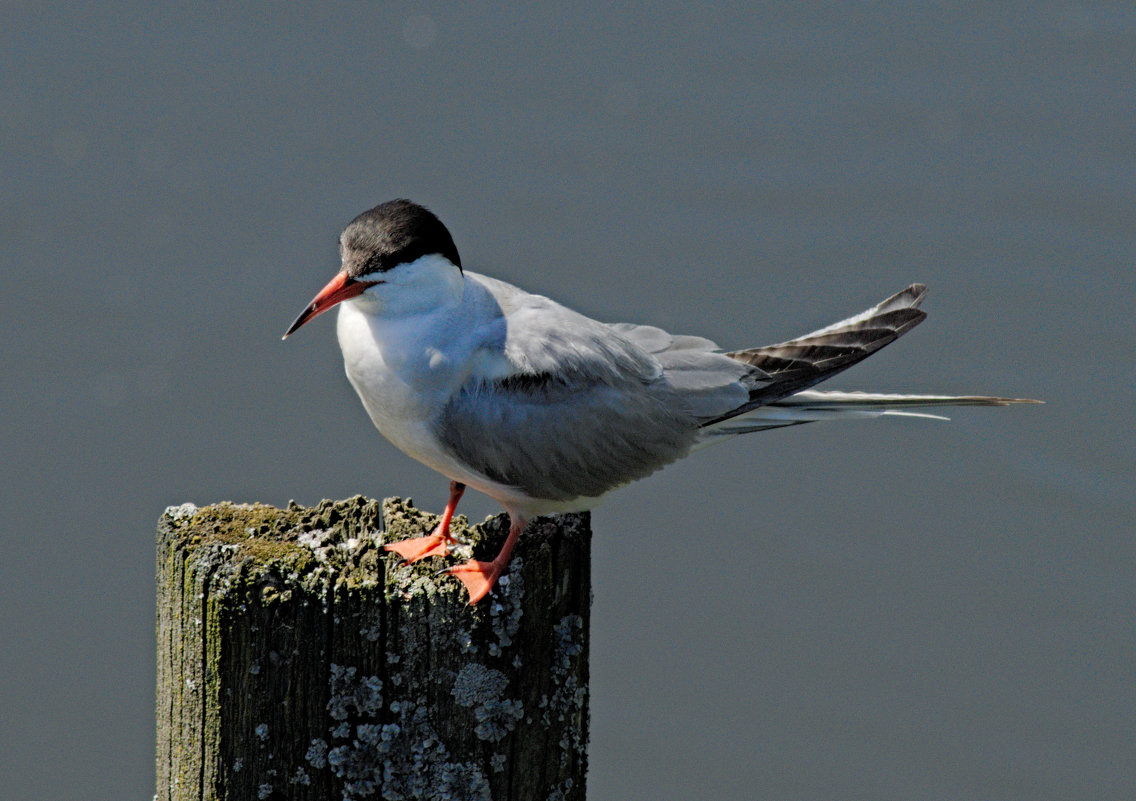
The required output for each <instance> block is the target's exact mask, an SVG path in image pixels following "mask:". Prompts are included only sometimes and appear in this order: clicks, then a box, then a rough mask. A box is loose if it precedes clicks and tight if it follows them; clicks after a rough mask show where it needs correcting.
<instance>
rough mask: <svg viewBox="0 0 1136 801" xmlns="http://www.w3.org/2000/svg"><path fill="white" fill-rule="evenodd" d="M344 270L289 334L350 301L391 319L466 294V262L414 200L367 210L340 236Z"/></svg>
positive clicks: (446, 233)
mask: <svg viewBox="0 0 1136 801" xmlns="http://www.w3.org/2000/svg"><path fill="white" fill-rule="evenodd" d="M339 255H340V258H341V259H342V267H341V268H340V271H339V272H338V273H336V275H335V277H334V278H332V279H331V281H329V282H328V284H327V286H325V287H324V288H323V289H321V290H320V291H319V292H318V293H317V294H316V296H315V297H314V298H312V302H311V303H309V304H308V305H307V307H306V308H305V309H304V310H303V311H302V312H300V316H299V317H297V318H296V320H295V322H293V323H292V325H291V326H290V327H289V328H288V331H287V332H286V333H285V334H284V338H287V337H288V335H289V334H292V333H293V332H295V331H296V329H298V328H299V327H300V326H302V325H303V324H304V323H306V322H308V321H309V320H311V319H312V318H314V317H318V316H319V315H321V314H323V313H324V312H325V311H327V310H328V309H330V308H332V307H333V306H335V305H337V304H339V303H342V302H343V301H346V300H353V299H354V300H356V302H359V303H364V304H367V305H368V306H370V307H371V308H372V309H373V310H374V311H375V312H377V313H382V314H390V315H399V314H412V313H416V312H421V311H426V310H428V309H431V308H435V307H437V306H440V305H442V304H444V303H446V302H447V301H449V300H452V299H454V298H455V297H456V296H458V295H460V293H461V289H462V282H463V276H462V269H461V258H460V257H459V256H458V249H457V247H456V246H455V245H454V240H453V237H451V236H450V232H449V231H448V230H446V226H445V225H443V224H442V221H441V220H439V219H438V218H437V217H435V216H434V214H433V213H432V212H431V211H430V210H429V209H426V208H424V207H423V206H419V205H418V204H417V203H412V202H411V201H409V200H404V199H400V200H391V201H388V202H386V203H382V204H380V205H378V206H375V207H374V208H373V209H370V210H368V211H365V212H363V213H362V214H360V215H359V216H358V217H356V218H355V219H354V220H352V221H351V222H350V223H349V224H348V225H347V227H346V228H345V229H343V233H342V234H341V235H340V237H339Z"/></svg>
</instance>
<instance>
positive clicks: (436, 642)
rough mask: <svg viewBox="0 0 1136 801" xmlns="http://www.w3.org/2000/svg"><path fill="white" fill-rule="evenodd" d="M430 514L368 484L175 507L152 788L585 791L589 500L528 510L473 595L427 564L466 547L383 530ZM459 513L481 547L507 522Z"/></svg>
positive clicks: (279, 795)
mask: <svg viewBox="0 0 1136 801" xmlns="http://www.w3.org/2000/svg"><path fill="white" fill-rule="evenodd" d="M435 522H436V517H435V516H434V515H431V514H426V513H423V512H421V511H419V510H417V509H415V508H414V507H413V506H412V505H411V503H410V502H409V501H406V502H402V501H399V500H397V499H388V500H386V501H384V502H383V503H382V504H381V505H380V503H379V502H378V501H373V500H368V499H365V498H362V497H355V498H350V499H348V500H343V501H334V502H333V501H323V502H322V503H320V504H319V505H318V506H315V507H312V508H304V507H301V506H298V505H296V504H291V505H289V507H288V508H287V509H276V508H274V507H270V506H262V505H237V504H229V503H223V504H217V505H215V506H209V507H205V508H201V509H199V508H196V507H194V506H193V505H191V504H186V505H184V506H180V507H170V508H169V509H167V510H166V513H165V514H164V515H163V516H162V518H161V521H160V522H159V525H158V534H159V536H158V692H157V724H158V726H157V733H158V747H157V778H158V785H157V789H158V792H157V795H156V798H157V799H162V801H167V800H168V801H175V799H176V800H178V801H181V800H183V799H193V801H201V800H202V799H239V800H240V801H244V800H245V799H259V800H263V799H313V801H314V800H315V799H319V800H320V801H327V800H328V799H341V798H342V799H346V800H347V801H355V800H356V799H376V800H377V799H408V800H409V799H419V798H429V799H463V800H464V799H471V800H472V799H477V800H478V801H486V800H488V799H493V801H533V800H534V799H541V801H543V800H544V799H553V800H554V801H569V800H570V799H571V800H575V799H583V798H584V773H585V770H586V767H587V751H586V748H587V740H588V606H589V603H590V593H591V590H590V583H591V582H590V573H589V548H590V539H591V530H590V526H589V518H588V516H587V515H586V514H581V515H562V516H555V517H545V518H537V519H536V520H535V521H533V522H532V523H530V524H529V526H528V528H527V529H526V531H525V533H524V534H523V535H522V536H521V539H520V541H519V543H518V545H517V548H516V551H515V552H514V556H513V560H512V563H511V565H510V568H509V572H508V574H507V575H506V576H505V577H503V578H502V579H501V581H500V582H499V585H498V587H497V589H496V590H495V591H494V592H493V594H491V595H490V596H489V597H487V598H486V599H485V600H484V601H482V602H481V603H480V604H478V605H476V606H468V605H467V604H466V599H465V592H464V590H463V588H462V587H461V585H460V583H459V582H458V581H457V580H455V579H453V578H452V577H449V576H446V575H435V573H436V571H438V570H439V569H441V568H442V567H444V566H446V565H448V564H454V563H455V562H456V561H457V559H455V558H450V559H445V560H443V559H428V560H423V562H420V563H418V564H415V565H412V566H406V565H403V564H401V562H400V560H398V559H397V558H396V557H394V556H393V555H390V556H388V555H387V554H386V553H385V552H384V551H383V550H382V548H381V547H380V545H381V543H383V542H386V541H392V540H395V539H401V538H403V537H407V536H416V535H419V534H422V533H424V532H428V531H429V530H430V529H431V528H432V527H433V525H434V523H435ZM454 522H455V526H454V529H453V530H454V533H455V535H456V536H457V537H458V538H459V539H464V540H467V541H469V542H470V543H471V544H472V551H473V553H474V554H475V555H476V556H477V558H480V559H491V558H492V557H493V556H494V555H495V554H496V550H497V548H498V547H499V546H500V544H501V542H502V541H503V540H504V537H505V535H506V533H507V530H508V522H507V518H505V516H503V515H501V516H498V517H495V518H490V519H489V520H487V521H486V522H485V523H484V524H482V525H480V526H477V527H474V528H472V529H468V528H467V527H466V523H465V521H464V519H463V518H457V519H456V520H455V521H454ZM469 551H470V549H469V548H461V549H459V556H460V557H462V558H468V556H469Z"/></svg>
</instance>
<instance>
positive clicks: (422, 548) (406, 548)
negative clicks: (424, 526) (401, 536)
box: [383, 481, 465, 563]
mask: <svg viewBox="0 0 1136 801" xmlns="http://www.w3.org/2000/svg"><path fill="white" fill-rule="evenodd" d="M463 492H465V484H462V483H461V482H459V481H451V482H450V499H449V501H447V502H446V510H445V511H444V512H442V519H441V520H440V521H438V525H437V526H436V527H435V528H434V531H433V532H432V533H430V534H427V535H426V536H425V537H414V538H413V539H409V540H401V541H399V542H392V543H390V544H388V545H384V546H383V547H384V548H386V549H387V550H388V551H394V552H395V553H397V554H398V555H399V556H401V557H402V558H403V559H405V560H406V561H407V563H410V562H417V561H418V560H419V559H425V558H426V557H428V556H445V555H446V554H447V553H448V550H447V548H448V546H450V545H452V544H453V543H454V541H455V540H454V538H453V537H451V536H450V520H452V519H453V517H454V510H455V509H457V508H458V501H460V500H461V496H462V493H463Z"/></svg>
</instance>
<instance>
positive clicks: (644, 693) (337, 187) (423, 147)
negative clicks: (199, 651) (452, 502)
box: [0, 0, 1136, 801]
mask: <svg viewBox="0 0 1136 801" xmlns="http://www.w3.org/2000/svg"><path fill="white" fill-rule="evenodd" d="M1134 51H1136V6H1134V5H1132V4H1131V3H1085V4H1079V3H1062V2H1057V3H1048V2H1041V3H1025V2H1021V3H998V4H994V3H989V4H976V3H966V2H936V3H874V4H865V3H823V4H822V3H764V4H760V6H758V7H754V6H753V5H752V4H722V5H718V6H707V5H703V4H685V3H662V4H659V3H652V4H630V5H625V6H622V7H621V8H618V9H615V8H602V9H600V8H598V7H592V6H586V5H582V4H567V5H563V6H561V7H554V6H553V5H552V4H548V5H546V6H543V7H542V9H541V10H536V9H529V10H525V11H521V10H514V11H501V10H497V11H491V10H488V9H486V8H484V7H481V6H480V4H467V5H466V6H465V7H461V6H458V5H457V4H454V5H442V4H430V3H399V2H395V3H381V4H380V3H370V2H343V3H326V2H325V3H315V4H304V5H302V6H298V7H296V6H285V5H282V4H247V3H239V4H180V5H178V6H166V7H155V6H153V5H151V4H148V3H130V2H122V3H113V4H101V3H69V4H55V3H38V2H30V0H29V1H28V2H11V1H10V0H9V1H8V2H3V3H0V147H2V151H0V152H2V161H3V170H2V172H0V193H2V194H0V202H2V206H0V258H2V259H3V273H2V275H3V279H2V280H3V287H4V288H3V296H4V300H5V303H4V311H3V314H2V315H0V331H2V332H3V334H2V339H0V344H2V347H0V367H2V375H3V381H2V384H0V398H2V406H3V414H2V415H0V430H2V432H3V434H2V436H3V440H2V449H3V459H2V460H0V464H2V466H0V470H2V473H0V479H2V480H0V492H2V493H3V502H2V509H0V515H2V518H3V521H2V524H0V643H2V645H0V699H2V712H0V746H2V747H0V784H2V786H3V788H4V789H3V791H2V793H0V795H3V796H4V797H5V798H11V799H20V800H21V801H23V800H25V799H26V800H29V801H30V800H31V799H61V798H84V799H125V798H136V799H143V798H145V799H148V798H150V797H151V795H152V793H153V756H152V754H153V742H154V734H153V684H154V656H153V652H154V635H153V618H154V609H153V605H154V581H153V574H154V555H153V549H154V536H153V530H154V524H155V521H156V519H157V517H158V516H159V514H160V513H161V511H162V509H163V508H164V507H165V506H167V505H168V504H175V503H181V502H183V501H193V502H195V503H198V504H205V503H210V502H214V501H218V500H222V499H234V500H239V501H254V500H259V501H264V502H268V503H273V504H278V505H279V504H284V503H286V502H287V501H288V500H289V499H290V498H295V499H297V500H299V501H301V502H304V503H313V502H316V501H318V500H319V499H321V498H323V497H346V496H349V495H352V494H354V493H365V494H368V495H373V496H385V495H395V494H397V495H403V496H407V495H409V496H412V497H413V498H414V499H415V501H416V502H417V503H418V505H420V506H422V507H424V508H430V509H435V510H440V509H441V507H442V505H443V504H444V501H445V495H446V482H445V480H444V479H442V478H441V477H439V476H436V475H434V474H432V473H431V472H430V471H428V470H427V469H426V468H424V467H421V466H419V465H417V464H416V463H414V462H412V461H411V460H410V459H408V458H407V457H404V456H403V455H401V454H400V453H399V452H397V451H396V450H395V449H394V448H393V447H392V446H390V445H388V444H387V443H386V442H385V441H384V440H383V439H382V438H381V437H380V436H379V435H378V433H377V432H375V431H374V430H373V429H372V427H371V425H370V423H369V421H368V420H367V418H366V417H365V415H364V413H363V411H362V409H361V407H360V405H359V404H358V402H357V401H356V399H355V398H354V396H353V393H352V391H351V389H350V387H349V386H348V384H347V382H346V380H345V378H344V376H343V374H342V366H341V363H340V358H339V352H338V348H337V346H336V344H335V339H334V327H333V324H332V323H333V321H332V320H331V319H330V318H323V319H320V320H317V321H316V322H315V323H313V324H311V325H309V326H308V327H306V328H305V329H304V330H303V331H302V332H301V333H300V335H297V336H295V337H293V338H291V339H289V340H288V341H287V342H286V343H282V342H280V335H281V333H282V332H283V330H284V328H285V327H286V326H287V324H288V323H289V322H290V321H291V320H292V318H293V317H294V316H295V314H296V313H297V312H298V311H299V310H300V309H301V308H302V307H303V305H304V304H305V303H307V301H308V300H309V299H310V298H311V296H312V295H313V294H314V292H315V291H316V290H317V289H319V288H320V287H321V286H322V285H323V284H324V282H325V281H326V280H327V279H328V278H330V276H331V275H332V274H333V273H334V272H335V270H336V249H335V241H336V236H337V235H338V232H339V230H340V229H341V227H342V226H343V225H344V224H345V223H346V222H347V221H348V220H349V219H350V218H351V217H353V216H354V215H355V214H356V213H358V212H359V211H361V210H363V209H365V208H368V207H369V206H371V205H374V204H375V203H377V202H380V201H382V200H385V199H389V198H392V197H397V196H409V197H412V198H414V199H416V200H418V201H420V202H423V203H425V204H427V205H429V206H431V207H432V208H433V209H434V210H435V211H436V212H437V213H438V214H439V215H440V216H441V217H442V219H443V220H444V221H445V222H446V223H447V224H448V226H449V227H450V229H451V230H452V232H453V234H454V237H455V239H456V241H457V244H458V247H459V249H460V251H461V253H462V256H463V259H464V261H465V263H466V265H467V266H468V267H469V268H471V269H474V270H479V271H484V272H488V273H490V274H492V275H495V276H498V277H501V278H504V279H506V280H510V281H513V282H515V283H518V284H520V285H522V286H524V287H526V288H529V289H531V290H533V291H538V292H541V293H543V294H547V295H550V296H551V297H553V298H556V299H558V300H560V301H562V302H564V303H567V304H568V305H571V306H573V307H575V308H578V309H580V310H582V311H584V312H586V313H589V314H591V315H593V316H595V317H598V318H600V319H604V320H611V321H616V320H630V321H636V322H652V323H655V324H658V325H662V326H664V327H666V328H669V329H671V330H674V331H679V332H685V333H696V334H701V335H705V336H709V337H712V338H714V339H715V340H716V341H718V342H720V343H721V344H722V345H723V346H725V347H741V346H748V345H756V344H765V343H769V342H774V341H778V340H780V339H784V338H787V337H790V336H794V335H797V334H800V333H804V332H806V331H809V330H812V329H814V328H816V327H819V326H821V325H824V324H827V323H829V322H832V321H834V320H836V319H839V318H841V317H843V316H846V315H848V314H851V313H853V312H856V311H859V310H860V309H862V308H864V307H866V306H868V305H870V304H871V303H874V302H875V301H877V300H879V299H881V298H883V297H885V296H886V295H888V294H890V293H892V292H894V291H896V290H899V289H900V288H902V287H903V286H905V285H906V284H908V283H910V282H912V281H923V282H925V283H927V284H928V285H929V286H930V290H931V291H930V295H929V297H928V300H927V303H926V309H927V310H928V312H929V313H930V317H929V319H928V320H927V321H926V322H925V323H923V324H922V325H921V326H920V327H918V328H917V329H915V330H914V331H913V332H912V333H910V334H908V335H907V336H906V337H904V338H903V339H902V340H901V341H900V342H897V343H896V344H894V345H892V346H890V347H888V348H887V349H886V350H885V351H883V352H881V353H879V354H877V355H876V356H873V357H872V358H871V359H869V360H868V361H867V362H865V363H863V364H861V365H859V366H857V367H856V368H854V369H853V370H851V371H849V372H847V373H845V374H843V375H842V376H840V377H839V378H838V379H836V380H835V381H834V382H832V386H834V387H838V388H848V389H869V390H897V391H916V392H940V391H942V392H958V393H971V392H982V393H996V394H1006V395H1014V396H1023V397H1035V398H1042V399H1044V400H1045V401H1046V402H1047V404H1048V405H1046V406H1044V407H1021V408H1010V409H974V410H971V409H961V410H958V411H955V412H953V414H952V418H953V420H952V422H950V423H936V422H930V421H880V422H873V423H844V424H840V425H836V424H833V425H831V426H824V425H815V426H806V427H801V428H796V429H790V430H785V431H777V432H771V433H765V434H757V435H752V436H749V437H746V438H741V439H737V440H734V441H732V442H730V443H728V444H725V445H722V446H719V447H716V448H713V449H710V450H708V451H704V452H702V453H699V454H696V455H695V456H693V457H692V458H690V459H688V460H686V461H685V462H683V463H681V464H678V465H675V466H673V467H671V468H669V469H668V470H666V471H664V472H662V473H661V474H658V475H656V476H654V477H652V478H650V479H649V480H646V481H643V482H641V483H639V484H636V485H634V486H631V487H629V488H627V489H626V490H624V491H623V492H621V493H619V494H617V495H615V496H614V497H613V498H611V499H610V500H609V501H608V503H607V504H606V505H605V506H603V507H601V508H600V509H599V510H597V511H596V512H595V514H594V517H593V520H594V527H595V532H596V533H595V541H594V560H595V561H594V582H595V602H594V606H593V611H592V613H593V617H592V621H593V622H592V628H593V635H594V639H593V643H592V707H591V708H592V743H591V771H590V775H589V779H588V782H589V792H590V797H592V798H595V799H750V798H770V799H818V798H824V799H845V798H864V799H952V800H953V801H957V800H958V799H1029V801H1035V800H1036V799H1090V798H1091V799H1113V798H1115V799H1121V798H1132V797H1133V796H1134V794H1136V680H1134V670H1136V661H1134V658H1136V645H1134V642H1136V549H1134V545H1133V537H1132V534H1133V528H1134V525H1133V524H1134V522H1136V520H1134V518H1136V514H1134V503H1133V487H1134V478H1136V476H1134V472H1136V471H1134V469H1133V434H1132V429H1133V419H1134V410H1133V394H1134V393H1133V378H1132V372H1133V361H1134V356H1136V327H1134V326H1133V322H1132V306H1133V302H1134V301H1136V273H1134V267H1136V211H1134V205H1136V193H1134V190H1133V187H1134V182H1136V91H1134V90H1133V85H1134V83H1133V79H1134V78H1136V69H1134V65H1136V52H1134ZM461 510H462V511H463V512H465V513H466V514H467V515H469V516H470V517H471V518H473V519H475V520H476V519H480V518H481V517H483V516H485V515H488V514H493V513H496V512H497V511H498V510H497V509H496V508H495V506H494V505H493V503H492V502H490V501H488V500H487V499H485V498H483V497H480V496H476V495H467V497H466V499H465V500H464V501H463V504H462V507H461Z"/></svg>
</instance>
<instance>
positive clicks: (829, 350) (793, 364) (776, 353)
mask: <svg viewBox="0 0 1136 801" xmlns="http://www.w3.org/2000/svg"><path fill="white" fill-rule="evenodd" d="M926 294H927V288H926V287H925V286H923V285H922V284H912V285H911V286H909V287H907V289H904V290H903V291H902V292H897V293H896V294H894V295H892V296H891V297H889V298H887V299H885V300H883V301H881V302H880V303H878V304H876V305H875V306H873V307H872V308H870V309H867V310H865V311H863V312H860V313H859V314H857V315H854V316H852V317H849V318H848V319H846V320H841V321H840V322H837V323H833V324H832V325H829V326H826V327H824V328H822V329H820V330H819V331H814V332H812V333H811V334H806V335H805V336H802V337H797V338H796V339H790V340H788V341H786V342H780V343H778V344H776V345H766V346H765V347H761V348H748V349H746V350H738V351H733V352H731V353H727V354H726V355H727V356H729V357H730V358H732V359H736V360H737V361H739V362H742V363H744V364H748V365H750V366H752V367H754V368H755V369H756V370H757V371H759V374H760V375H758V376H756V380H754V381H753V382H752V385H751V388H750V397H749V400H748V401H746V402H745V403H744V404H741V405H739V406H738V407H736V408H734V409H732V410H731V411H730V412H728V413H726V414H724V415H722V416H720V417H717V418H715V419H712V420H709V421H706V422H704V423H703V425H705V426H710V425H714V424H716V423H720V422H722V421H723V420H728V419H729V418H731V417H735V416H737V415H741V414H745V413H746V412H748V411H751V410H753V409H756V408H758V407H759V406H765V405H767V404H770V403H774V402H776V401H777V400H779V399H780V398H785V397H788V396H789V395H792V394H793V393H795V392H799V391H801V390H803V389H807V388H808V387H811V386H813V385H814V384H819V383H820V382H821V381H824V380H826V379H828V378H831V377H832V376H834V375H836V374H837V373H839V372H841V371H842V370H846V369H848V368H849V367H851V366H852V365H854V364H856V363H857V362H860V361H863V360H864V359H866V358H868V357H869V356H871V355H872V354H873V353H875V352H876V351H877V350H879V349H880V348H882V347H884V346H885V345H887V344H889V343H891V342H894V341H895V340H896V339H898V338H899V337H901V336H902V335H903V334H905V333H907V332H908V331H910V330H911V329H912V328H914V327H915V326H916V325H918V324H919V323H920V322H922V321H923V319H924V318H925V317H926V316H927V313H926V312H924V311H923V310H921V309H920V308H919V304H920V303H922V302H923V298H924V297H925V296H926ZM762 376H764V377H762Z"/></svg>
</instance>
